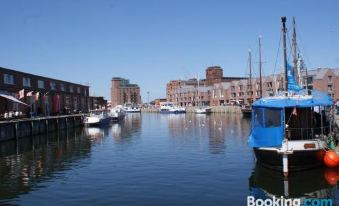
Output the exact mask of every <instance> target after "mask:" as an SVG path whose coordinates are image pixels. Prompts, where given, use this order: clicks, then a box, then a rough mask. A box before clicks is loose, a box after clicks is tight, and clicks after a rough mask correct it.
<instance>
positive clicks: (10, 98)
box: [0, 93, 29, 106]
mask: <svg viewBox="0 0 339 206" xmlns="http://www.w3.org/2000/svg"><path fill="white" fill-rule="evenodd" d="M0 97H4V98H6V99H9V100H11V101H13V102H16V103H19V104H23V105H26V106H29V105H28V104H26V103H24V102H22V101H20V100H18V99H17V98H15V97H13V96H11V95H8V94H4V93H0Z"/></svg>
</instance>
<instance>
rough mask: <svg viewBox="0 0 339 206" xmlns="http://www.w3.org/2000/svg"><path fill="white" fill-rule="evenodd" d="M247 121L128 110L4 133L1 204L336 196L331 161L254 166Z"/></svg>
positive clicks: (226, 201) (218, 201)
mask: <svg viewBox="0 0 339 206" xmlns="http://www.w3.org/2000/svg"><path fill="white" fill-rule="evenodd" d="M249 129H250V121H249V120H248V119H243V118H242V117H241V116H239V115H229V114H227V115H216V114H215V115H207V116H206V115H195V114H186V115H185V114H180V115H168V114H167V115H164V114H151V113H150V114H129V115H128V116H127V117H126V119H125V121H124V122H121V123H120V124H113V125H110V126H107V127H105V128H83V129H75V130H69V131H63V132H58V133H53V134H48V135H41V136H37V137H34V138H24V139H20V140H19V142H18V143H17V142H15V141H9V142H3V143H0V204H9V205H38V204H41V205H47V204H48V205H246V199H247V196H248V195H253V196H255V197H258V198H259V197H261V198H266V197H270V196H272V195H275V196H286V197H321V198H332V199H333V201H334V202H336V199H338V197H339V196H338V190H337V187H336V182H335V181H334V182H333V181H332V182H331V177H333V176H331V174H332V173H331V172H332V171H329V170H325V169H323V168H319V169H314V170H311V171H306V172H300V173H295V174H293V175H291V176H290V177H289V178H288V179H284V178H283V177H282V175H281V174H280V173H277V172H274V171H271V170H267V169H265V168H261V167H260V166H257V165H256V164H255V159H254V154H253V153H252V150H251V149H250V148H249V147H248V146H247V135H248V133H249ZM337 205H338V204H337Z"/></svg>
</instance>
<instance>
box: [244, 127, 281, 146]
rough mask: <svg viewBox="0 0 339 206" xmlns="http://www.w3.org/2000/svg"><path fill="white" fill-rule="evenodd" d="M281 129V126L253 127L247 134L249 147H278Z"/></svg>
mask: <svg viewBox="0 0 339 206" xmlns="http://www.w3.org/2000/svg"><path fill="white" fill-rule="evenodd" d="M283 131H284V130H283V129H282V128H281V127H272V128H262V127H255V128H253V129H252V132H251V134H250V136H249V139H248V144H249V146H250V147H279V146H281V145H282V141H283V136H284V135H283Z"/></svg>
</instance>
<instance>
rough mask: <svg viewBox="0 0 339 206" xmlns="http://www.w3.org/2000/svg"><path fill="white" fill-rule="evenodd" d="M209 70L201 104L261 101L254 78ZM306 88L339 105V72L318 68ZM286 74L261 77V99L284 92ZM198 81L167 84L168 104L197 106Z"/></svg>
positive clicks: (306, 77)
mask: <svg viewBox="0 0 339 206" xmlns="http://www.w3.org/2000/svg"><path fill="white" fill-rule="evenodd" d="M215 69H216V70H213V68H211V67H210V68H208V69H207V70H206V79H204V80H200V82H199V84H200V87H199V88H200V89H199V90H200V92H199V93H200V101H199V102H203V104H205V105H210V106H218V105H226V104H250V103H251V102H252V101H255V100H257V99H259V98H260V93H261V92H260V80H259V78H253V79H252V81H251V84H250V81H249V79H246V78H238V77H236V78H231V77H222V78H220V77H221V76H222V70H221V71H220V69H219V68H215ZM302 76H303V77H302V82H303V87H304V88H306V82H307V83H308V88H310V89H316V90H319V91H322V92H325V93H328V95H330V96H331V97H332V98H333V100H334V101H339V68H338V69H330V68H318V69H314V70H309V71H307V72H306V71H303V73H302ZM283 77H284V75H283V74H277V75H269V76H265V77H262V96H264V97H265V96H269V95H274V94H276V93H277V92H278V91H281V90H283V88H284V81H283ZM197 94H198V89H197V80H196V79H191V80H173V81H170V82H169V83H168V84H167V87H166V96H167V101H170V102H174V103H177V104H179V105H183V106H191V105H192V106H194V105H196V102H198V95H197Z"/></svg>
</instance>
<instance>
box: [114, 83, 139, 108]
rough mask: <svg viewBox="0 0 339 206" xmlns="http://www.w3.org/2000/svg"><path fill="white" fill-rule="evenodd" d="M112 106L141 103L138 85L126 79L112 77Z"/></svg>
mask: <svg viewBox="0 0 339 206" xmlns="http://www.w3.org/2000/svg"><path fill="white" fill-rule="evenodd" d="M111 104H112V107H114V106H116V105H124V104H133V105H140V104H141V96H140V87H139V86H138V85H137V84H131V83H130V82H129V80H128V79H124V78H120V77H113V78H112V87H111Z"/></svg>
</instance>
